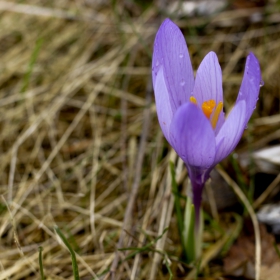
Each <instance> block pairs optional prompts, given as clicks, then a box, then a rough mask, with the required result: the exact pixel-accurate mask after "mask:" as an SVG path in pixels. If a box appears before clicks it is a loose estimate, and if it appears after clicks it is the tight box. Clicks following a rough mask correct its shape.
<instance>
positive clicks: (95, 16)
mask: <svg viewBox="0 0 280 280" xmlns="http://www.w3.org/2000/svg"><path fill="white" fill-rule="evenodd" d="M105 2H106V1H104V2H103V1H88V2H87V1H84V2H83V1H66V0H62V1H58V2H57V1H54V2H52V1H51V2H50V1H48V3H47V2H46V3H45V2H44V1H28V4H27V3H20V4H19V3H16V2H15V1H14V2H13V4H12V3H7V2H4V1H0V11H1V17H0V26H1V28H0V42H1V44H0V57H1V65H0V114H1V122H0V127H1V134H0V150H1V153H0V167H1V171H2V173H1V177H0V183H1V185H0V188H1V194H2V196H1V201H0V211H1V215H0V236H1V243H0V246H1V247H0V248H1V250H0V270H1V273H0V279H14V280H16V279H39V267H38V266H39V262H38V247H39V246H42V247H43V265H44V272H45V275H46V277H47V279H73V276H72V266H71V258H70V255H69V252H68V251H67V249H66V248H65V246H64V245H63V244H62V243H60V242H59V240H58V238H57V236H56V234H55V232H54V230H53V227H54V226H55V225H57V226H58V227H59V228H60V229H61V230H62V232H64V234H65V235H66V236H67V237H68V239H69V241H70V243H71V244H72V246H73V249H74V250H75V251H76V252H77V260H78V265H79V270H80V277H81V279H92V278H96V279H109V277H111V276H110V271H111V275H113V277H115V279H148V278H149V279H168V278H169V273H168V271H167V269H166V266H167V265H168V266H170V268H171V270H172V271H173V274H174V275H176V274H177V273H178V275H186V272H185V271H187V270H188V269H187V268H186V267H185V266H183V265H182V264H181V263H180V261H179V259H180V254H181V247H180V243H179V235H178V233H177V226H176V217H175V215H174V213H173V203H174V201H173V195H172V192H171V183H170V180H171V179H170V172H169V160H173V161H176V155H175V153H174V152H172V151H171V149H170V148H169V147H168V145H167V144H166V142H165V140H164V139H163V136H162V133H161V131H160V129H159V126H158V123H157V119H156V111H155V105H154V101H153V92H152V87H151V77H150V75H151V74H150V72H151V70H150V65H151V54H152V44H153V40H154V35H155V33H156V31H157V28H158V26H159V24H160V22H161V20H162V18H163V16H162V15H161V13H160V12H159V10H160V7H158V6H157V5H156V3H155V4H153V5H148V8H147V9H146V10H144V8H143V7H142V6H141V5H139V4H137V3H136V2H133V1H131V2H130V1H123V2H117V3H115V4H114V3H109V2H108V3H107V2H106V3H105ZM273 5H274V6H273ZM272 6H273V7H276V6H275V4H270V6H269V5H268V6H267V7H266V9H268V11H269V13H268V15H267V16H266V17H264V16H263V18H262V20H261V21H260V22H259V23H252V22H250V15H252V10H246V11H247V14H246V15H245V16H243V18H242V21H241V20H240V18H239V17H238V15H239V14H238V13H239V12H238V10H235V11H233V10H231V12H230V13H229V12H228V11H225V12H221V13H219V14H218V15H216V16H213V17H212V18H211V19H205V18H192V19H189V20H187V19H181V20H179V21H177V22H178V24H179V25H180V27H181V28H182V30H183V31H184V32H185V34H186V38H187V42H188V45H189V50H190V54H191V57H192V60H193V63H194V68H195V69H197V66H198V65H199V63H200V61H201V59H202V58H203V56H204V55H205V54H206V53H207V52H208V51H210V50H213V51H215V52H217V54H218V56H219V59H220V62H221V65H222V68H223V74H224V92H225V109H226V111H227V112H228V111H229V110H230V108H231V106H232V105H233V103H234V100H235V98H236V95H237V92H238V88H239V85H240V83H241V77H242V71H243V65H244V59H245V57H246V55H247V51H248V50H252V51H254V53H255V54H256V55H257V57H258V58H259V60H260V63H261V66H262V73H263V79H264V81H265V85H266V86H265V88H264V89H263V90H262V93H261V95H260V100H259V105H258V108H257V110H256V113H255V117H257V118H258V119H256V120H255V122H254V121H252V125H251V126H250V129H249V130H247V131H246V132H245V134H244V137H243V141H242V143H241V144H240V146H239V150H240V151H243V152H248V151H249V149H256V148H260V147H264V146H265V145H268V144H270V143H271V142H279V140H278V139H279V136H280V135H279V131H278V130H279V122H272V123H270V122H269V120H268V123H265V124H264V125H259V123H261V120H262V117H266V116H267V115H268V114H279V90H280V83H279V78H278V77H279V74H280V73H279V71H280V68H279V62H280V52H279V49H280V41H279V35H280V25H279V23H278V22H279V19H278V17H279V14H278V12H277V9H273V7H272ZM258 9H259V10H258V11H259V12H260V13H264V10H263V9H264V8H258ZM175 18H176V15H175ZM266 120H267V119H266ZM276 132H278V133H276ZM251 139H252V140H251ZM176 170H177V179H178V181H179V182H180V184H182V193H184V191H185V187H186V171H185V169H184V166H183V165H182V163H181V162H180V161H179V162H178V164H177V167H176ZM248 174H249V172H248V173H247V175H248ZM247 175H245V177H247ZM248 176H249V175H248ZM127 207H128V209H129V210H128V211H127V210H126V209H127ZM166 228H168V231H167V233H166V234H164V235H163V236H162V237H161V238H160V239H159V240H157V242H155V243H154V244H152V245H151V246H150V247H148V248H147V250H145V251H143V252H140V253H139V254H135V255H130V257H129V258H128V259H125V258H126V257H127V256H128V254H130V253H131V251H129V252H126V251H117V250H116V249H117V247H119V248H125V247H139V248H142V247H144V246H146V245H147V244H149V243H150V242H152V241H155V240H156V238H157V237H158V236H160V235H161V234H162V233H163V231H164V230H165V229H166ZM234 230H236V225H235V224H234V223H233V225H232V226H231V227H229V230H228V231H227V234H229V235H230V234H231V233H233V232H235V231H234ZM220 238H221V239H220V241H218V242H217V243H216V242H215V238H214V239H213V238H212V239H211V241H210V243H211V244H212V245H213V247H211V248H212V251H211V252H209V251H208V254H207V255H206V259H205V260H206V261H205V262H204V266H207V265H208V263H209V261H210V260H211V259H212V258H213V257H215V256H216V255H217V254H218V252H219V251H220V250H221V248H222V246H223V245H224V244H225V242H226V240H227V238H226V235H224V236H223V237H221V236H220ZM215 246H216V247H215ZM156 250H157V252H161V253H156V252H155V251H156ZM207 271H208V275H211V273H212V275H213V276H215V275H221V274H222V272H221V270H219V271H218V272H217V271H216V272H215V271H214V272H212V271H211V267H210V268H209V267H208V270H207Z"/></svg>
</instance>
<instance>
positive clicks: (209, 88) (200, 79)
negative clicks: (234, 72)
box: [193, 52, 223, 106]
mask: <svg viewBox="0 0 280 280" xmlns="http://www.w3.org/2000/svg"><path fill="white" fill-rule="evenodd" d="M193 96H194V97H195V98H196V100H197V102H198V104H199V105H200V106H201V104H202V103H203V102H204V101H207V100H210V99H213V100H215V102H216V104H218V103H219V102H220V101H223V87H222V70H221V67H220V64H219V61H218V58H217V55H216V54H215V53H214V52H210V53H208V54H207V55H206V56H205V57H204V59H203V60H202V62H201V64H200V65H199V68H198V69H197V72H196V77H195V85H194V89H193Z"/></svg>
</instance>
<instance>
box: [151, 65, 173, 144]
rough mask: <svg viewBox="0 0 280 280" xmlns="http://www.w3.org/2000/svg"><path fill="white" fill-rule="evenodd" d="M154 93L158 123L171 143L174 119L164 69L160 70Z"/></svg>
mask: <svg viewBox="0 0 280 280" xmlns="http://www.w3.org/2000/svg"><path fill="white" fill-rule="evenodd" d="M154 91H155V98H156V108H157V116H158V121H159V124H160V127H161V130H162V132H163V134H164V136H165V138H166V140H167V141H168V142H169V143H170V141H169V128H170V124H171V121H172V118H173V113H172V110H171V105H170V101H169V93H168V90H167V87H166V83H165V80H164V76H163V69H162V68H160V69H159V71H158V73H157V76H156V79H155V82H154Z"/></svg>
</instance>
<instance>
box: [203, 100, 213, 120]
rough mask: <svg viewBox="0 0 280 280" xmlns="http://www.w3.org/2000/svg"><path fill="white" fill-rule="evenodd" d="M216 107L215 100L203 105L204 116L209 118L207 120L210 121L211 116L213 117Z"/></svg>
mask: <svg viewBox="0 0 280 280" xmlns="http://www.w3.org/2000/svg"><path fill="white" fill-rule="evenodd" d="M215 106H216V102H215V100H213V99H210V100H208V101H205V102H203V103H202V106H201V108H202V111H203V113H204V115H205V116H206V117H207V119H210V116H211V114H212V112H213V109H214V108H215Z"/></svg>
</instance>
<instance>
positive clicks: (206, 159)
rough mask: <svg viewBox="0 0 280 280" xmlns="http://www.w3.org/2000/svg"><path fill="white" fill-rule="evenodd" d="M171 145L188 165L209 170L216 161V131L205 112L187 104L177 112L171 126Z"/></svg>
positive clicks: (191, 104)
mask: <svg viewBox="0 0 280 280" xmlns="http://www.w3.org/2000/svg"><path fill="white" fill-rule="evenodd" d="M170 141H171V145H172V146H173V148H174V149H175V151H176V152H177V154H178V155H179V156H180V157H181V159H182V160H183V161H184V162H185V164H186V165H189V166H193V167H197V168H201V169H207V168H209V167H210V166H211V165H212V164H213V162H214V159H215V153H216V142H215V135H214V131H213V129H212V127H211V124H210V122H209V121H208V119H207V118H206V117H205V116H204V114H203V112H202V111H201V110H200V109H199V108H198V107H197V106H196V105H194V104H193V103H190V102H187V103H185V104H183V105H182V106H181V107H179V109H178V110H177V111H176V113H175V115H174V117H173V120H172V122H171V125H170Z"/></svg>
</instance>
